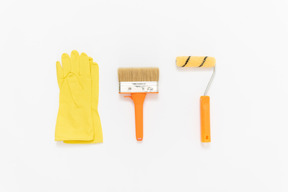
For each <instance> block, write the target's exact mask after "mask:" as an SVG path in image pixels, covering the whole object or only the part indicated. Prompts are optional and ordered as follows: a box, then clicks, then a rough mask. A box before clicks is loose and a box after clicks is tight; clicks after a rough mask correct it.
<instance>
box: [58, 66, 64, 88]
mask: <svg viewBox="0 0 288 192" xmlns="http://www.w3.org/2000/svg"><path fill="white" fill-rule="evenodd" d="M56 71H57V81H58V85H59V87H61V84H62V81H63V78H64V72H63V68H62V66H61V64H60V62H59V61H57V62H56Z"/></svg>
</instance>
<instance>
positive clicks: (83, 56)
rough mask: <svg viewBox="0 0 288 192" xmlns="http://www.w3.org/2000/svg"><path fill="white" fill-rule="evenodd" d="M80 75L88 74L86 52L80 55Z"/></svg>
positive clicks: (88, 66)
mask: <svg viewBox="0 0 288 192" xmlns="http://www.w3.org/2000/svg"><path fill="white" fill-rule="evenodd" d="M80 75H85V76H90V65H89V58H88V56H87V55H86V53H81V55H80Z"/></svg>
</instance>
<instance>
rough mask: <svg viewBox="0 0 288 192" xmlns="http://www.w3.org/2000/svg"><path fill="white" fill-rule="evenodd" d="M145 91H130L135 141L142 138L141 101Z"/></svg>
mask: <svg viewBox="0 0 288 192" xmlns="http://www.w3.org/2000/svg"><path fill="white" fill-rule="evenodd" d="M145 96H146V93H131V96H130V98H131V99H132V100H133V102H134V107H135V126H136V127H135V131H136V139H137V141H142V140H143V103H144V100H145Z"/></svg>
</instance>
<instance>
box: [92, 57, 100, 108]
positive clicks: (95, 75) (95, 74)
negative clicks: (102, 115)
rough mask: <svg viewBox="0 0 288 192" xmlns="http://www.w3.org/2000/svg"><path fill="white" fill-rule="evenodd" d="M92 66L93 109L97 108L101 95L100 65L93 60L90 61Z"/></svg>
mask: <svg viewBox="0 0 288 192" xmlns="http://www.w3.org/2000/svg"><path fill="white" fill-rule="evenodd" d="M90 66H91V83H92V109H95V110H97V108H98V97H99V66H98V64H97V63H95V62H93V61H90Z"/></svg>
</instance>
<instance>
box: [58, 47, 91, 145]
mask: <svg viewBox="0 0 288 192" xmlns="http://www.w3.org/2000/svg"><path fill="white" fill-rule="evenodd" d="M56 68H57V80H58V85H59V88H60V97H59V111H58V116H57V121H56V130H55V140H56V141H65V140H74V141H75V140H82V141H91V140H93V139H94V130H93V122H92V113H91V101H92V100H91V94H92V91H91V72H90V64H89V58H88V56H87V55H86V54H85V53H82V54H81V55H80V56H79V53H78V52H77V51H72V53H71V58H70V57H69V55H68V54H66V53H64V54H63V55H62V67H61V64H60V62H59V61H58V62H57V63H56Z"/></svg>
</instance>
